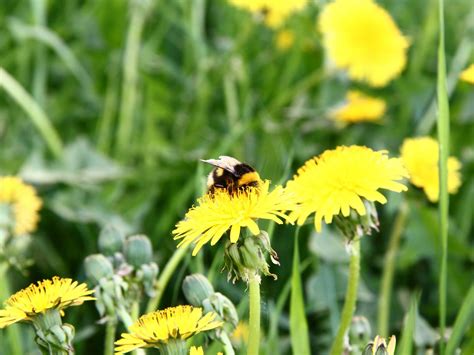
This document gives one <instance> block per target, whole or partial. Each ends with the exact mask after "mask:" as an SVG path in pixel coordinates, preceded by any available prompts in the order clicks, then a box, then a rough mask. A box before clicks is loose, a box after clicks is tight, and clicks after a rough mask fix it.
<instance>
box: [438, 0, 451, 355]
mask: <svg viewBox="0 0 474 355" xmlns="http://www.w3.org/2000/svg"><path fill="white" fill-rule="evenodd" d="M438 4H439V43H438V80H437V95H438V140H439V206H438V211H439V219H440V238H441V270H440V277H439V328H440V333H441V340H440V342H439V344H440V354H441V355H443V354H444V347H445V338H444V337H445V328H446V298H447V293H446V289H447V273H448V270H447V269H448V215H449V195H448V173H447V170H448V166H447V163H448V156H449V103H448V92H447V88H446V58H445V54H444V1H443V0H439V2H438Z"/></svg>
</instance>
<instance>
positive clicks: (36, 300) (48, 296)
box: [0, 276, 95, 328]
mask: <svg viewBox="0 0 474 355" xmlns="http://www.w3.org/2000/svg"><path fill="white" fill-rule="evenodd" d="M92 293H94V291H93V290H88V289H87V285H86V284H85V283H82V284H79V283H78V282H77V281H73V280H71V279H63V278H60V277H58V276H55V277H53V279H52V280H43V281H41V282H38V284H37V285H35V284H31V285H30V286H28V287H27V288H25V289H23V290H20V291H18V292H17V293H15V294H14V295H12V296H10V298H9V299H8V300H6V301H5V308H4V309H0V328H3V327H6V326H8V325H10V324H13V323H16V322H20V321H30V320H32V319H33V318H34V317H35V316H37V315H39V314H42V313H44V312H46V311H47V310H49V309H57V310H62V309H64V308H67V307H69V306H79V305H81V304H82V303H83V302H84V301H90V300H94V299H95V298H94V297H92V296H90V295H91V294H92Z"/></svg>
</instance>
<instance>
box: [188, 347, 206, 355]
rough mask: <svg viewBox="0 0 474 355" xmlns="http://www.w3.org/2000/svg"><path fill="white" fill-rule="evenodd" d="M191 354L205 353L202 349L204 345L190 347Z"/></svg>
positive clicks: (200, 354) (199, 354)
mask: <svg viewBox="0 0 474 355" xmlns="http://www.w3.org/2000/svg"><path fill="white" fill-rule="evenodd" d="M189 355H204V350H202V346H199V347H197V348H196V347H195V346H191V348H190V349H189Z"/></svg>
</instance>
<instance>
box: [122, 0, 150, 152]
mask: <svg viewBox="0 0 474 355" xmlns="http://www.w3.org/2000/svg"><path fill="white" fill-rule="evenodd" d="M130 5H131V6H130V7H131V17H130V22H129V25H128V32H127V39H126V44H125V53H124V56H123V66H122V75H123V78H122V97H121V102H120V113H119V115H120V116H119V122H118V131H117V154H118V155H119V156H123V154H124V153H125V152H126V151H127V147H129V145H130V141H131V138H132V137H133V121H134V116H135V115H134V113H135V108H136V100H137V77H138V57H139V54H140V43H141V38H142V32H143V26H144V24H145V19H146V15H147V12H148V11H149V7H150V2H149V1H148V0H130Z"/></svg>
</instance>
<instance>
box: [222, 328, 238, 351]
mask: <svg viewBox="0 0 474 355" xmlns="http://www.w3.org/2000/svg"><path fill="white" fill-rule="evenodd" d="M220 339H221V341H222V344H223V345H224V353H225V354H226V355H235V351H234V348H233V347H232V342H231V341H230V339H229V336H228V335H227V333H225V332H222V335H221V338H220Z"/></svg>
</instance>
